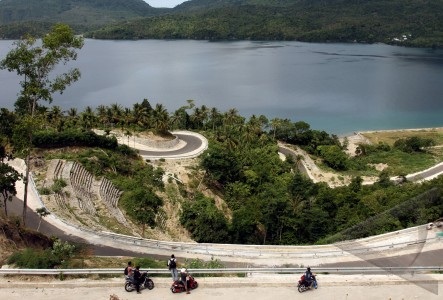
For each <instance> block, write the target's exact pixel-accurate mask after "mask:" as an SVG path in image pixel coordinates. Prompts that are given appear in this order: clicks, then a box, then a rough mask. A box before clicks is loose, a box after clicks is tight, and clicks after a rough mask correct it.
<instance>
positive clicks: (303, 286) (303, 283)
mask: <svg viewBox="0 0 443 300" xmlns="http://www.w3.org/2000/svg"><path fill="white" fill-rule="evenodd" d="M297 288H298V291H299V292H300V293H303V292H305V291H307V290H310V289H312V288H314V289H317V288H318V283H317V278H316V277H315V275H314V274H312V276H311V282H308V281H307V280H306V278H305V275H303V276H302V277H301V278H300V280H299V281H298V285H297Z"/></svg>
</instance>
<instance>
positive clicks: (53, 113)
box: [48, 106, 63, 131]
mask: <svg viewBox="0 0 443 300" xmlns="http://www.w3.org/2000/svg"><path fill="white" fill-rule="evenodd" d="M62 120H63V112H62V109H61V108H60V106H53V107H52V109H51V110H50V111H49V120H48V121H49V123H50V124H52V125H53V126H55V128H57V130H58V131H60V130H61V128H60V123H61V122H62Z"/></svg>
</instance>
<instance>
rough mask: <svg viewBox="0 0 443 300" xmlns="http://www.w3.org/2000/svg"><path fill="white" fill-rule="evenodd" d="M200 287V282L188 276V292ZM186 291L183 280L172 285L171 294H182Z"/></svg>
mask: <svg viewBox="0 0 443 300" xmlns="http://www.w3.org/2000/svg"><path fill="white" fill-rule="evenodd" d="M197 287H198V282H197V281H196V280H195V279H194V277H192V276H191V275H190V274H189V275H188V291H189V290H193V289H196V288H197ZM184 291H186V289H185V284H184V283H183V281H181V280H176V281H174V283H173V284H172V285H171V292H173V293H181V292H184Z"/></svg>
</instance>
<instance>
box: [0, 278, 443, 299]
mask: <svg viewBox="0 0 443 300" xmlns="http://www.w3.org/2000/svg"><path fill="white" fill-rule="evenodd" d="M439 287H440V290H442V287H443V285H442V283H440V286H439ZM111 295H115V296H117V297H118V299H120V300H123V299H125V300H126V299H156V300H172V299H174V300H176V299H182V298H183V299H193V300H207V299H211V300H248V299H251V300H269V299H291V300H292V299H309V300H320V299H321V300H336V299H337V300H338V299H340V300H394V299H395V300H420V299H422V300H437V299H439V300H441V299H442V298H443V297H442V295H436V294H434V293H431V292H428V291H426V290H424V289H422V288H420V287H418V286H416V285H412V284H405V285H403V284H401V285H384V284H382V285H368V283H362V284H361V285H352V286H347V285H337V286H328V287H319V289H317V290H313V291H307V292H305V293H301V294H300V293H298V291H297V290H296V287H295V286H294V287H260V286H245V287H241V288H237V287H236V288H204V287H199V288H198V289H196V290H193V291H192V292H191V294H189V295H186V294H184V293H182V294H172V293H171V291H170V290H169V289H168V288H167V287H162V288H157V287H156V288H154V289H153V290H151V291H149V290H143V291H142V293H141V294H136V293H135V292H131V293H127V292H125V291H124V290H123V285H122V286H121V287H107V286H101V284H100V282H97V287H94V288H85V287H72V288H51V287H49V288H48V287H45V288H35V287H32V288H13V289H10V288H2V289H0V299H8V300H23V299H32V300H52V299H54V300H60V299H63V300H74V299H75V300H78V299H94V300H104V299H110V296H111Z"/></svg>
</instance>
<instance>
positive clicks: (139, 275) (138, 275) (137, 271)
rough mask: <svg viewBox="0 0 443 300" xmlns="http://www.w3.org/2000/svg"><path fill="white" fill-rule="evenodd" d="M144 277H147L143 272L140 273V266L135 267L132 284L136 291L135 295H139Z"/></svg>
mask: <svg viewBox="0 0 443 300" xmlns="http://www.w3.org/2000/svg"><path fill="white" fill-rule="evenodd" d="M146 276H147V273H146V272H144V273H143V274H142V273H141V272H140V266H136V267H135V270H134V283H135V288H136V289H137V294H140V285H141V284H143V282H144V281H145V278H146Z"/></svg>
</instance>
